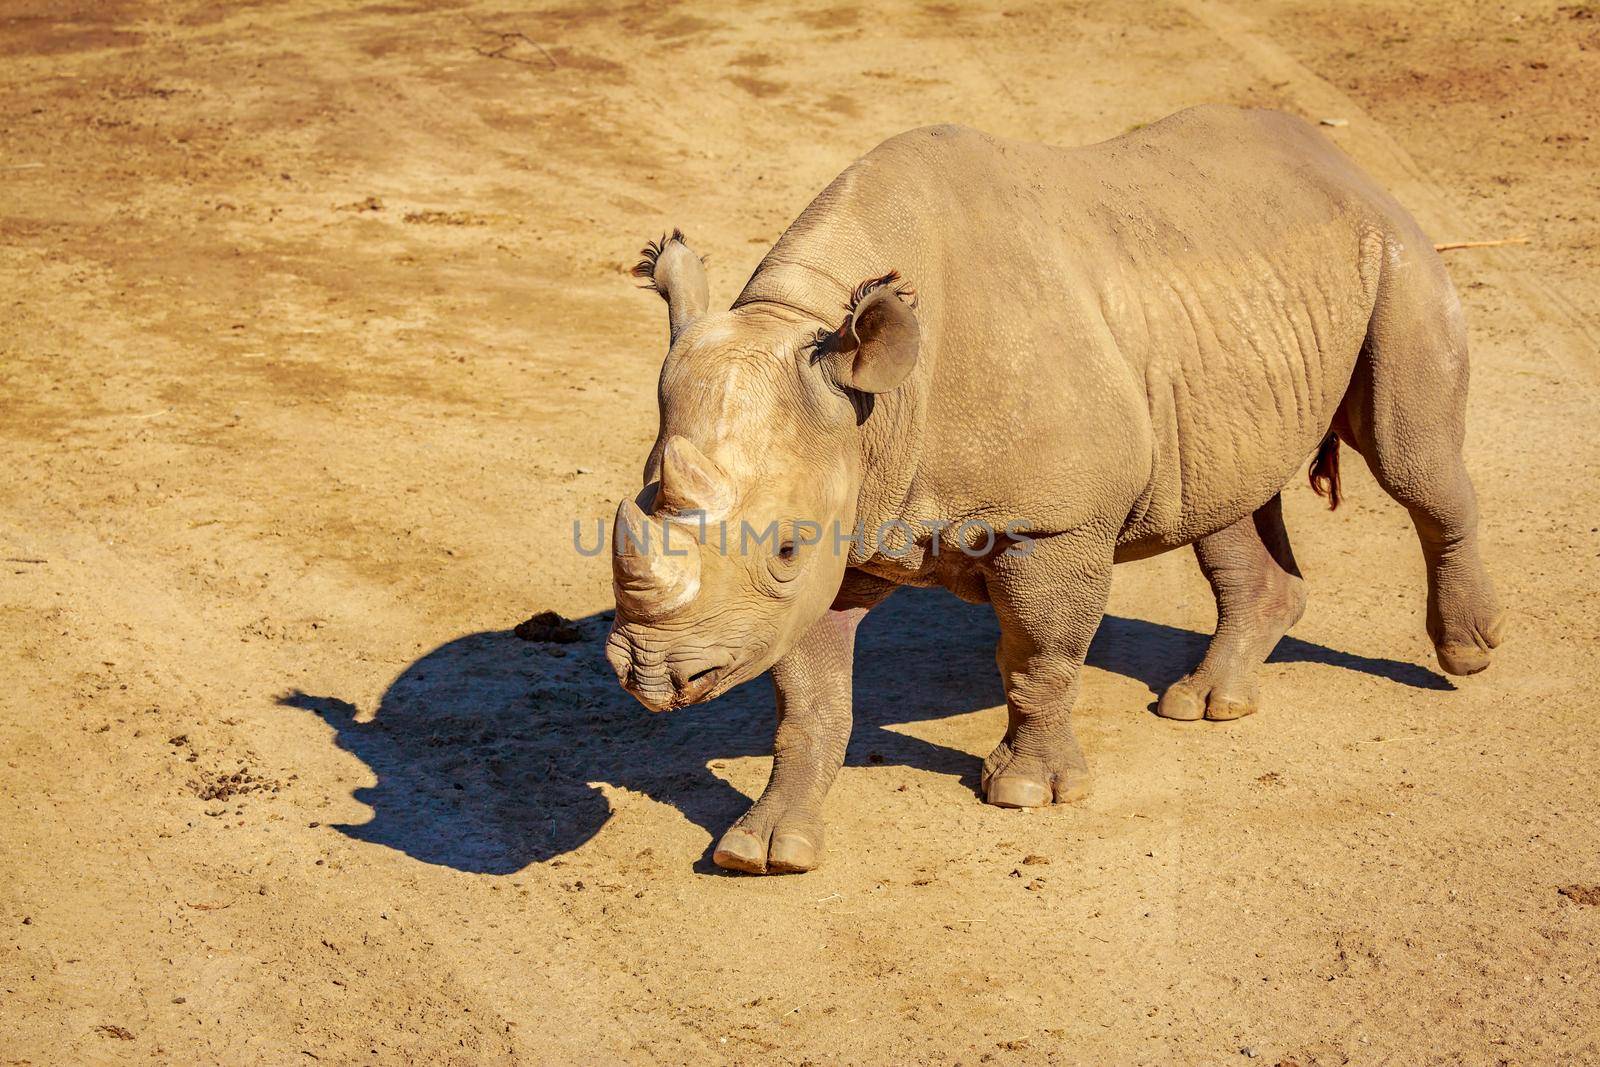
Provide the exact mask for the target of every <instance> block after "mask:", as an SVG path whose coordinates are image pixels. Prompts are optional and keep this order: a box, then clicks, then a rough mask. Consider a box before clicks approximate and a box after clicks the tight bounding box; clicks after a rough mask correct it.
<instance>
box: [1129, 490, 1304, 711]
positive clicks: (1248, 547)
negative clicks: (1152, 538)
mask: <svg viewBox="0 0 1600 1067" xmlns="http://www.w3.org/2000/svg"><path fill="white" fill-rule="evenodd" d="M1194 554H1195V557H1196V558H1197V559H1198V560H1199V561H1200V569H1201V571H1203V572H1204V573H1205V576H1206V581H1208V582H1210V583H1211V591H1212V592H1213V593H1215V594H1216V597H1217V630H1216V633H1215V635H1213V636H1212V638H1211V644H1210V646H1209V647H1208V648H1207V649H1206V655H1205V658H1204V659H1203V660H1201V661H1200V665H1199V666H1198V667H1196V668H1195V669H1194V671H1193V673H1191V674H1189V675H1188V676H1186V677H1184V678H1181V679H1179V680H1178V681H1176V682H1173V683H1172V685H1171V686H1169V687H1168V688H1167V691H1166V692H1165V693H1163V694H1161V701H1160V703H1158V704H1157V705H1156V714H1158V715H1163V716H1165V717H1166V718H1169V719H1185V720H1188V719H1200V718H1206V719H1237V718H1240V717H1241V716H1245V715H1249V714H1252V713H1253V712H1255V710H1256V708H1257V703H1258V691H1257V687H1256V668H1258V667H1260V666H1261V664H1263V663H1265V662H1266V659H1267V656H1268V655H1270V654H1271V652H1272V649H1273V647H1274V646H1276V645H1277V643H1278V641H1279V640H1280V639H1281V638H1282V637H1283V635H1284V634H1286V633H1288V632H1289V627H1291V626H1293V625H1294V624H1295V623H1297V622H1299V621H1300V616H1301V614H1302V613H1303V612H1304V611H1305V608H1306V591H1305V582H1304V581H1303V580H1302V579H1301V577H1300V569H1299V568H1298V567H1296V566H1295V562H1294V553H1293V552H1292V551H1290V549H1289V534H1288V531H1287V530H1285V529H1284V528H1283V502H1282V498H1281V497H1278V496H1274V497H1273V498H1272V499H1271V500H1269V501H1267V503H1265V504H1263V505H1262V506H1261V507H1260V508H1258V509H1257V510H1256V512H1255V514H1253V515H1246V516H1245V517H1244V518H1242V519H1240V520H1239V521H1238V522H1236V523H1234V524H1233V525H1232V526H1229V527H1227V528H1226V529H1222V530H1218V531H1217V532H1216V533H1214V534H1212V535H1211V536H1210V537H1205V538H1201V539H1200V540H1199V541H1197V542H1195V546H1194Z"/></svg>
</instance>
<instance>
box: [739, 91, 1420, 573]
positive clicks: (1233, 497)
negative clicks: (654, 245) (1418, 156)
mask: <svg viewBox="0 0 1600 1067" xmlns="http://www.w3.org/2000/svg"><path fill="white" fill-rule="evenodd" d="M1408 226H1409V227H1410V228H1411V230H1413V231H1414V226H1412V225H1411V224H1410V222H1409V219H1407V218H1406V216H1405V215H1404V212H1403V211H1401V210H1400V209H1399V208H1398V206H1397V205H1395V204H1394V202H1393V201H1392V200H1391V199H1389V198H1388V197H1387V195H1386V194H1384V193H1383V192H1382V190H1381V189H1378V188H1377V187H1376V186H1375V185H1373V184H1372V183H1371V182H1370V181H1369V180H1368V179H1366V178H1365V177H1364V176H1363V175H1362V174H1361V173H1360V172H1359V171H1358V170H1356V169H1355V167H1354V166H1353V165H1352V164H1350V163H1349V161H1348V160H1346V159H1345V158H1344V157H1343V156H1342V155H1341V154H1339V153H1338V152H1337V151H1336V150H1335V149H1333V148H1332V147H1331V146H1330V145H1328V144H1327V142H1326V141H1325V140H1324V139H1323V138H1322V137H1321V136H1320V134H1318V133H1317V131H1316V130H1314V129H1312V128H1310V127H1309V126H1307V125H1306V124H1305V123H1303V122H1301V121H1299V120H1297V119H1293V118H1291V117H1289V116H1286V115H1282V114H1279V113H1276V112H1268V111H1247V110H1241V109H1235V108H1220V107H1207V108H1196V109H1191V110H1189V111H1185V112H1180V113H1179V114H1177V115H1174V116H1172V117H1170V118H1168V119H1166V120H1163V121H1162V122H1159V123H1156V124H1154V125H1152V126H1150V127H1147V128H1145V129H1143V130H1140V131H1137V132H1135V133H1133V134H1130V135H1127V136H1124V137H1120V138H1117V139H1114V140H1112V141H1108V142H1104V143H1102V144H1099V145H1093V146H1089V147H1086V148H1077V149H1060V148H1053V147H1049V146H1044V145H1033V144H1024V143H1018V142H1011V141H1006V140H1003V139H1000V138H995V137H991V136H989V135H987V134H983V133H980V132H978V131H975V130H970V129H966V128H962V127H949V126H946V127H930V128H927V129H922V130H914V131H911V132H910V133H907V134H902V135H901V136H899V137H896V138H893V139H891V140H890V141H888V142H885V143H884V144H883V145H882V146H880V147H879V148H878V149H876V150H874V151H873V152H872V153H870V154H869V155H868V156H866V157H863V159H861V160H860V161H858V162H857V163H856V164H854V165H853V166H852V167H851V168H850V169H848V170H847V171H846V172H845V173H844V174H842V175H841V176H840V177H839V178H838V179H837V180H836V181H835V182H834V183H833V184H831V185H830V186H829V187H828V189H827V190H825V191H824V192H823V193H822V194H821V195H820V196H818V197H817V199H816V200H815V201H814V202H813V203H812V204H811V206H810V207H808V208H807V209H806V211H805V212H804V213H803V214H802V215H801V216H800V218H799V219H797V220H796V222H795V223H794V225H793V226H791V227H790V229H789V230H788V231H787V232H786V233H785V235H784V237H783V238H782V239H781V240H780V241H779V242H778V244H777V245H776V246H774V248H773V250H772V252H771V253H769V255H768V256H767V258H766V259H765V260H764V261H763V263H762V265H761V267H760V268H759V269H758V270H757V272H756V274H755V275H754V276H753V277H752V278H751V280H750V282H749V283H748V285H747V286H746V288H745V291H744V293H743V294H742V295H741V296H740V299H739V303H746V302H749V301H752V300H765V299H771V300H776V301H778V302H781V303H785V304H788V305H790V306H795V307H799V308H801V309H803V310H807V311H809V312H811V313H813V314H816V315H818V316H819V317H820V318H822V319H823V320H824V321H828V320H829V318H830V316H837V315H838V313H839V309H840V307H841V306H842V301H843V300H844V298H845V296H846V294H848V292H849V289H850V287H851V286H852V285H853V284H854V283H855V282H856V281H858V280H860V279H861V278H864V277H871V276H874V275H877V274H882V273H884V272H886V271H887V270H891V269H894V270H898V271H900V272H901V273H902V274H903V275H904V276H905V277H906V278H908V279H909V280H910V281H911V282H912V284H913V285H914V286H916V288H917V291H918V314H919V318H920V319H921V321H922V323H923V337H924V344H923V354H922V360H921V363H920V365H919V367H918V370H917V374H916V376H915V378H914V380H913V382H912V384H911V387H910V388H907V389H903V390H901V391H900V392H899V393H897V394H895V395H893V396H889V397H883V398H879V399H880V401H882V402H883V403H884V405H885V406H887V407H888V408H889V409H891V411H892V412H893V415H894V417H891V418H885V419H883V420H881V422H882V424H883V425H884V426H885V427H888V426H894V427H896V428H897V432H898V435H899V437H900V438H901V439H900V440H897V441H894V442H883V443H882V444H883V446H884V451H885V454H887V452H888V451H890V450H892V451H893V452H894V453H895V454H896V455H897V456H899V457H901V458H902V459H903V462H901V463H899V464H889V465H888V466H889V467H891V468H892V470H891V471H888V472H886V473H885V474H884V476H883V478H882V481H881V484H878V485H876V486H870V487H869V488H871V489H873V490H874V491H876V492H877V493H878V495H879V496H880V497H882V498H883V501H885V502H886V503H885V506H887V507H890V508H892V510H895V511H897V512H900V513H903V514H909V515H911V516H913V517H923V516H940V517H949V518H954V519H956V520H958V521H959V520H960V519H962V518H965V517H969V516H972V517H982V518H985V519H986V520H989V521H991V522H996V523H1004V522H1007V521H1013V520H1021V521H1023V522H1025V523H1026V524H1028V525H1029V526H1031V528H1033V529H1035V530H1037V531H1039V532H1049V531H1051V530H1053V529H1066V528H1071V527H1073V526H1076V525H1081V524H1083V523H1085V522H1091V521H1112V522H1115V523H1117V524H1119V526H1120V528H1121V529H1122V535H1121V539H1120V540H1121V542H1122V544H1123V545H1124V551H1125V555H1127V556H1130V557H1131V556H1137V555H1142V554H1148V553H1149V552H1153V551H1160V550H1162V549H1164V548H1168V547H1173V546H1176V545H1179V544H1185V543H1188V542H1190V541H1192V540H1194V539H1196V538H1198V537H1201V536H1204V535H1205V534H1207V533H1210V532H1212V531H1214V530H1216V529H1219V528H1221V527H1222V526H1225V525H1227V524H1229V523H1231V522H1233V521H1235V520H1236V519H1238V518H1239V517H1240V516H1241V515H1243V514H1247V513H1248V512H1249V511H1250V510H1253V509H1254V508H1255V507H1258V506H1260V505H1261V504H1262V503H1264V502H1265V501H1266V500H1267V499H1269V498H1270V497H1271V496H1272V494H1273V493H1275V492H1276V491H1277V490H1278V489H1279V488H1281V486H1282V485H1283V484H1285V482H1286V481H1288V479H1289V478H1290V477H1292V475H1293V472H1294V470H1295V468H1296V466H1297V465H1298V464H1299V463H1300V462H1301V461H1302V460H1303V458H1304V456H1305V454H1306V453H1307V452H1308V451H1309V450H1310V449H1311V448H1313V447H1314V446H1315V444H1316V442H1317V440H1318V439H1319V438H1320V436H1321V435H1322V433H1324V432H1325V431H1326V429H1327V426H1328V422H1329V420H1330V418H1331V416H1332V414H1333V411H1334V408H1335V407H1336V406H1337V404H1338V403H1339V400H1340V399H1341V398H1342V396H1343V392H1344V388H1345V386H1346V384H1347V383H1348V381H1349V378H1350V374H1351V371H1352V369H1353V367H1354V364H1355V360H1356V358H1357V356H1358V354H1359V351H1360V347H1361V343H1362V340H1363V338H1364V336H1365V330H1366V324H1367V319H1368V318H1369V317H1370V314H1371V310H1372V301H1373V293H1374V292H1375V285H1376V271H1377V269H1378V262H1379V260H1380V258H1381V254H1382V246H1383V242H1384V241H1385V240H1386V239H1388V238H1389V237H1390V236H1391V235H1393V234H1394V233H1395V232H1396V231H1397V230H1404V229H1405V228H1406V227H1408ZM869 504H870V502H869ZM867 514H868V516H869V517H870V516H871V514H872V510H871V508H870V506H869V508H868V509H867Z"/></svg>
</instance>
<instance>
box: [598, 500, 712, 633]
mask: <svg viewBox="0 0 1600 1067" xmlns="http://www.w3.org/2000/svg"><path fill="white" fill-rule="evenodd" d="M672 540H674V539H673V538H671V537H670V536H669V527H668V526H667V524H665V523H657V522H653V521H652V520H651V519H650V517H649V516H647V515H646V514H645V513H644V512H643V511H641V510H640V508H639V505H638V504H635V503H634V502H633V501H632V500H624V501H623V502H622V503H621V504H620V505H619V506H618V507H617V521H616V524H615V525H614V526H613V527H612V529H611V550H612V556H611V585H612V588H613V590H614V591H615V592H616V595H617V607H619V608H620V609H622V611H623V612H624V613H626V614H629V615H633V616H636V617H638V618H646V619H649V618H657V617H659V616H662V615H665V614H667V613H668V612H671V611H673V610H675V609H677V608H680V607H682V606H683V605H684V604H687V603H688V602H689V601H690V600H693V599H694V595H695V594H696V593H697V592H699V590H700V554H699V552H698V551H697V550H696V548H695V544H694V540H693V538H690V537H685V536H679V537H678V538H676V539H675V540H676V541H677V542H678V544H677V545H676V546H674V545H673V544H672V543H671V542H672Z"/></svg>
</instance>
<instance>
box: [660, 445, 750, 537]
mask: <svg viewBox="0 0 1600 1067" xmlns="http://www.w3.org/2000/svg"><path fill="white" fill-rule="evenodd" d="M732 495H733V492H732V489H731V487H730V485H729V482H728V476H727V473H726V472H724V471H723V469H722V467H721V466H719V465H718V464H717V461H716V460H714V459H712V458H711V457H710V456H707V455H706V454H705V453H704V452H702V451H700V450H699V449H698V448H696V447H695V446H694V443H693V442H692V441H690V440H689V439H688V438H687V437H680V436H678V435H676V434H674V435H673V436H672V437H670V438H668V439H667V447H666V448H665V449H663V450H662V452H661V489H660V491H659V492H658V493H657V494H656V503H655V508H656V510H657V511H664V512H666V513H668V514H671V515H685V514H688V513H690V512H702V513H704V514H705V515H706V517H708V518H716V517H720V516H721V515H723V514H724V513H725V512H726V511H727V509H728V505H729V503H730V502H731V499H730V498H731V497H732Z"/></svg>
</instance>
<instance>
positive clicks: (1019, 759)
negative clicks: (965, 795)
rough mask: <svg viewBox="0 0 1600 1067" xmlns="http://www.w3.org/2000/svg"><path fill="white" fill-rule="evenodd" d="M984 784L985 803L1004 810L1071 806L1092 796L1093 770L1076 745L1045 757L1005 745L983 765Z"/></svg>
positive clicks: (1073, 744)
mask: <svg viewBox="0 0 1600 1067" xmlns="http://www.w3.org/2000/svg"><path fill="white" fill-rule="evenodd" d="M1068 736H1069V738H1070V735H1068ZM982 784H983V794H984V799H985V800H987V801H988V802H989V803H990V804H993V805H995V806H996V807H1000V808H1042V807H1044V806H1045V805H1047V804H1070V803H1072V802H1073V801H1075V800H1082V799H1083V798H1084V797H1086V796H1088V795H1089V767H1088V764H1087V763H1085V762H1084V759H1083V753H1082V752H1080V751H1079V749H1078V745H1077V743H1076V742H1075V741H1074V742H1072V743H1071V744H1070V745H1063V746H1061V749H1060V751H1057V752H1052V753H1047V754H1046V755H1043V756H1035V755H1023V754H1021V753H1018V752H1015V751H1014V750H1013V749H1012V747H1011V743H1010V742H1008V741H1002V742H1000V745H999V747H998V748H996V749H995V750H994V751H993V752H992V753H990V754H989V758H988V759H986V760H984V761H983V782H982Z"/></svg>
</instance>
